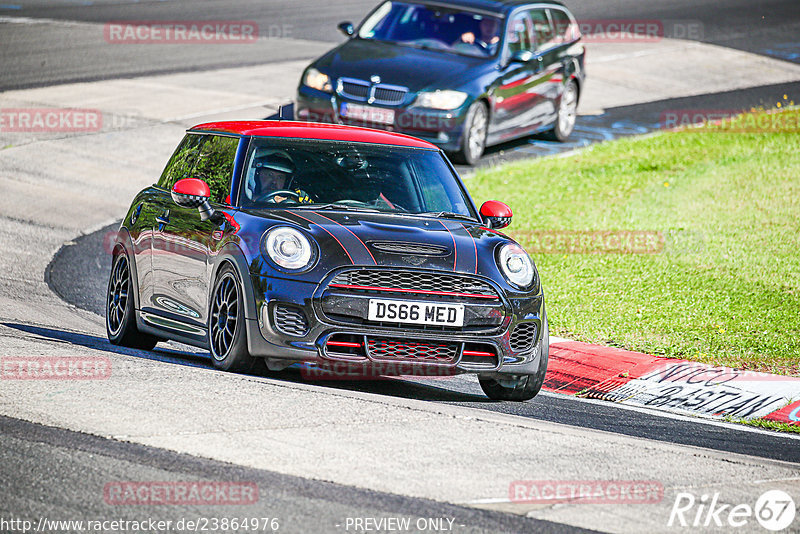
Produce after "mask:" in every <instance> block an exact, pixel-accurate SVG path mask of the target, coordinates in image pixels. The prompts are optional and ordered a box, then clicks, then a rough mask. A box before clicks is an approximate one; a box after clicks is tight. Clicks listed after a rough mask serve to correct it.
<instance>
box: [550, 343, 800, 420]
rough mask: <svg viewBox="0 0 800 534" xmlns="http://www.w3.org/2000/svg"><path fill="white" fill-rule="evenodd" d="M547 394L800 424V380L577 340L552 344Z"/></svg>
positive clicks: (677, 411) (701, 414) (686, 413)
mask: <svg viewBox="0 0 800 534" xmlns="http://www.w3.org/2000/svg"><path fill="white" fill-rule="evenodd" d="M543 389H545V390H546V391H551V392H554V393H562V394H565V395H577V396H580V397H586V398H591V399H599V400H605V401H610V402H615V403H620V404H624V405H632V406H639V407H644V408H650V409H656V410H663V411H667V412H673V413H678V414H683V415H694V416H701V417H706V418H714V419H722V418H726V417H727V418H731V419H734V420H740V419H741V420H751V419H758V418H763V419H766V420H768V421H775V422H780V423H787V424H793V425H800V378H794V377H788V376H779V375H773V374H769V373H758V372H753V371H745V370H741V369H733V368H730V367H724V366H712V365H708V364H703V363H698V362H692V361H689V360H679V359H673V358H664V357H659V356H651V355H648V354H642V353H638V352H631V351H626V350H622V349H617V348H614V347H603V346H599V345H591V344H589V343H581V342H578V341H562V340H559V341H558V342H556V343H551V345H550V363H549V365H548V369H547V378H546V379H545V384H544V386H543Z"/></svg>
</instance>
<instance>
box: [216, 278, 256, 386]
mask: <svg viewBox="0 0 800 534" xmlns="http://www.w3.org/2000/svg"><path fill="white" fill-rule="evenodd" d="M240 288H241V285H240V284H239V278H238V277H237V275H236V271H234V270H233V268H232V267H230V266H227V265H226V266H225V267H222V269H220V274H219V276H218V277H217V281H216V283H215V284H214V291H213V292H212V294H211V306H210V307H209V314H208V345H209V348H210V350H211V360H212V363H213V364H214V367H216V368H217V369H221V370H223V371H232V372H235V373H248V372H252V371H254V370H255V369H256V367H257V365H258V363H259V362H263V361H264V360H263V359H261V358H253V357H252V356H250V354H249V352H248V350H247V333H246V331H245V324H244V298H243V295H242V291H241V289H240Z"/></svg>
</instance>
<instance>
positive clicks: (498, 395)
mask: <svg viewBox="0 0 800 534" xmlns="http://www.w3.org/2000/svg"><path fill="white" fill-rule="evenodd" d="M539 351H540V355H539V367H538V368H537V370H536V373H534V374H530V375H508V377H503V378H499V379H498V378H496V376H497V375H495V376H494V377H483V376H478V382H480V385H481V389H482V390H483V392H484V393H486V396H487V397H489V398H490V399H492V400H505V401H516V402H522V401H527V400H531V399H532V398H534V397H535V396H536V395H538V394H539V391H540V390H541V389H542V384H544V377H545V374H546V373H547V362H548V360H549V356H550V327H549V325H548V324H547V316H545V319H544V333H543V334H542V340H541V341H540V342H539Z"/></svg>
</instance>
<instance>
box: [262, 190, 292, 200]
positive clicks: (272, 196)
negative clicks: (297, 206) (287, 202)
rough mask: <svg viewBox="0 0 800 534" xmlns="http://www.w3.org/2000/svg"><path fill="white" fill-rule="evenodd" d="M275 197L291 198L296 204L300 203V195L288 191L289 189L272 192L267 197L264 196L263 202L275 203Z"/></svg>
mask: <svg viewBox="0 0 800 534" xmlns="http://www.w3.org/2000/svg"><path fill="white" fill-rule="evenodd" d="M275 197H292V198H294V199H295V200H297V201H298V202H299V201H300V198H301V195H300V193H298V192H297V191H290V190H289V189H280V190H278V191H273V192H272V193H269V194H267V195H264V197H263V198H264V202H275Z"/></svg>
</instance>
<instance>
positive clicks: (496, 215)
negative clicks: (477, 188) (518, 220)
mask: <svg viewBox="0 0 800 534" xmlns="http://www.w3.org/2000/svg"><path fill="white" fill-rule="evenodd" d="M511 216H512V213H511V208H509V207H508V206H507V205H506V204H503V203H502V202H500V201H499V200H487V201H486V202H484V203H483V205H482V206H481V217H483V220H484V221H485V222H486V225H487V226H488V227H489V228H505V227H506V226H508V225H509V224H511Z"/></svg>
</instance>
